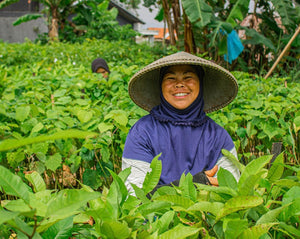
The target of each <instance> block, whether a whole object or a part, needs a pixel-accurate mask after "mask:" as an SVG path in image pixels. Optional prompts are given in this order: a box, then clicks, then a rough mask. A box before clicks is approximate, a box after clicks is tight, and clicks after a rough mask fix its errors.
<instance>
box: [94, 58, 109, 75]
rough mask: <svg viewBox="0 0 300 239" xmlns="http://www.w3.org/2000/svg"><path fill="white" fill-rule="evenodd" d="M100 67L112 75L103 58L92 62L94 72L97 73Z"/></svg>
mask: <svg viewBox="0 0 300 239" xmlns="http://www.w3.org/2000/svg"><path fill="white" fill-rule="evenodd" d="M100 67H101V68H103V69H105V70H106V71H107V72H108V73H110V70H109V67H108V65H107V63H106V61H105V60H104V59H103V58H97V59H95V60H94V61H93V62H92V72H93V73H96V72H97V70H98V68H100Z"/></svg>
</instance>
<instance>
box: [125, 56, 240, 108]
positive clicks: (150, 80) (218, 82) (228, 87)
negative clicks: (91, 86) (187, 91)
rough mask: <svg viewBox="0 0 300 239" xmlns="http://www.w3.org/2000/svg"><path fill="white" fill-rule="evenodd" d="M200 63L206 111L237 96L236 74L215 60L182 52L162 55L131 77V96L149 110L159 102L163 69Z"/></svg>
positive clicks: (223, 105) (219, 106) (136, 102)
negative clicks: (162, 56) (161, 71)
mask: <svg viewBox="0 0 300 239" xmlns="http://www.w3.org/2000/svg"><path fill="white" fill-rule="evenodd" d="M182 64H186V65H197V66H201V67H202V68H203V70H204V78H203V98H204V111H205V112H206V113H209V112H213V111H216V110H218V109H221V108H223V107H225V106H226V105H228V104H229V103H230V102H232V101H233V99H234V98H235V97H236V95H237V92H238V84H237V80H236V79H235V77H234V76H233V75H232V74H231V73H230V72H229V71H227V70H226V69H224V68H223V67H221V66H219V65H217V64H216V63H214V62H212V61H208V60H205V59H203V58H200V57H197V56H194V55H192V54H189V53H187V52H179V53H175V54H172V55H170V56H166V57H164V58H161V59H159V60H157V61H154V62H153V63H151V64H149V65H148V66H146V67H144V68H143V69H142V70H140V71H138V72H137V73H136V74H135V75H134V76H133V77H132V78H131V79H130V81H129V86H128V91H129V96H130V98H131V99H132V100H133V102H134V103H135V104H137V105H138V106H139V107H141V108H142V109H144V110H146V111H150V110H151V109H152V108H153V107H154V106H156V105H159V104H160V85H159V76H160V69H161V68H163V67H165V66H172V65H182Z"/></svg>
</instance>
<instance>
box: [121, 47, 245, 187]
mask: <svg viewBox="0 0 300 239" xmlns="http://www.w3.org/2000/svg"><path fill="white" fill-rule="evenodd" d="M128 91H129V95H130V98H131V99H132V100H133V102H134V103H135V104H137V105H138V106H139V107H141V108H142V109H144V110H146V111H148V112H150V114H148V115H146V116H144V117H142V118H141V119H139V120H138V121H137V122H136V123H135V124H134V125H133V126H132V128H131V129H130V131H129V133H128V135H127V138H126V142H125V146H124V151H123V155H122V169H123V170H124V169H125V168H128V167H131V174H130V175H129V177H128V178H127V181H126V182H125V184H126V187H127V188H128V190H129V191H132V187H131V184H135V185H136V186H138V187H142V185H143V182H144V179H145V176H146V174H147V172H150V171H151V168H150V164H151V161H152V159H153V158H154V157H155V156H157V155H158V154H160V153H161V156H160V158H159V160H161V162H162V172H161V177H160V180H159V183H158V187H160V186H163V185H172V184H173V185H178V182H179V179H180V177H181V175H182V174H183V173H185V174H187V173H191V174H192V175H193V181H194V182H196V183H204V184H210V185H214V186H217V185H218V180H217V178H216V175H217V171H218V169H219V168H220V167H222V168H224V169H226V170H228V171H229V172H231V174H232V175H233V176H234V178H235V179H236V180H239V176H240V174H239V171H238V169H237V167H236V166H235V165H234V164H233V163H232V162H231V161H230V160H229V159H228V158H226V157H225V156H224V155H223V154H222V152H221V150H222V149H226V150H228V151H230V152H231V153H232V154H233V155H235V156H236V158H237V152H236V149H235V146H234V143H233V141H232V139H231V137H230V135H229V134H228V133H227V131H226V130H225V129H224V128H223V127H221V126H220V125H218V124H217V123H216V122H214V121H213V120H212V119H211V118H210V117H208V116H207V115H206V113H209V112H213V111H216V110H218V109H221V108H223V107H225V106H226V105H228V104H229V103H230V102H232V101H233V99H234V98H235V97H236V95H237V91H238V85H237V81H236V79H235V78H234V76H233V75H232V74H231V73H230V72H228V71H227V70H226V69H224V68H222V67H221V66H219V65H217V64H215V63H213V62H211V61H208V60H205V59H202V58H200V57H197V56H194V55H192V54H189V53H186V52H179V53H176V54H172V55H169V56H166V57H163V58H161V59H159V60H157V61H154V62H153V63H151V64H149V65H148V66H146V67H144V68H143V69H142V70H140V71H139V72H137V73H136V74H135V75H134V76H133V77H132V78H131V79H130V82H129V86H128Z"/></svg>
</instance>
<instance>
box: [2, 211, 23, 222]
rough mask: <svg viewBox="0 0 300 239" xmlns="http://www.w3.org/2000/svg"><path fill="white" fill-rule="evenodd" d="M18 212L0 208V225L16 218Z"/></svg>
mask: <svg viewBox="0 0 300 239" xmlns="http://www.w3.org/2000/svg"><path fill="white" fill-rule="evenodd" d="M19 214H20V213H19V212H10V211H7V210H4V209H1V210H0V225H1V224H3V223H5V222H7V221H10V220H12V219H14V218H16V217H17V216H18V215H19Z"/></svg>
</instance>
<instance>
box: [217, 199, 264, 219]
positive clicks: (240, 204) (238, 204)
mask: <svg viewBox="0 0 300 239" xmlns="http://www.w3.org/2000/svg"><path fill="white" fill-rule="evenodd" d="M262 203H263V199H262V198H260V197H257V196H236V197H234V198H231V199H229V200H228V201H227V202H226V203H225V204H224V207H223V208H222V209H221V210H220V211H219V213H218V215H217V217H216V221H218V220H220V219H221V218H222V217H225V216H226V215H228V214H231V213H234V212H237V211H240V210H245V209H249V208H253V207H256V206H258V205H260V204H262Z"/></svg>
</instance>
